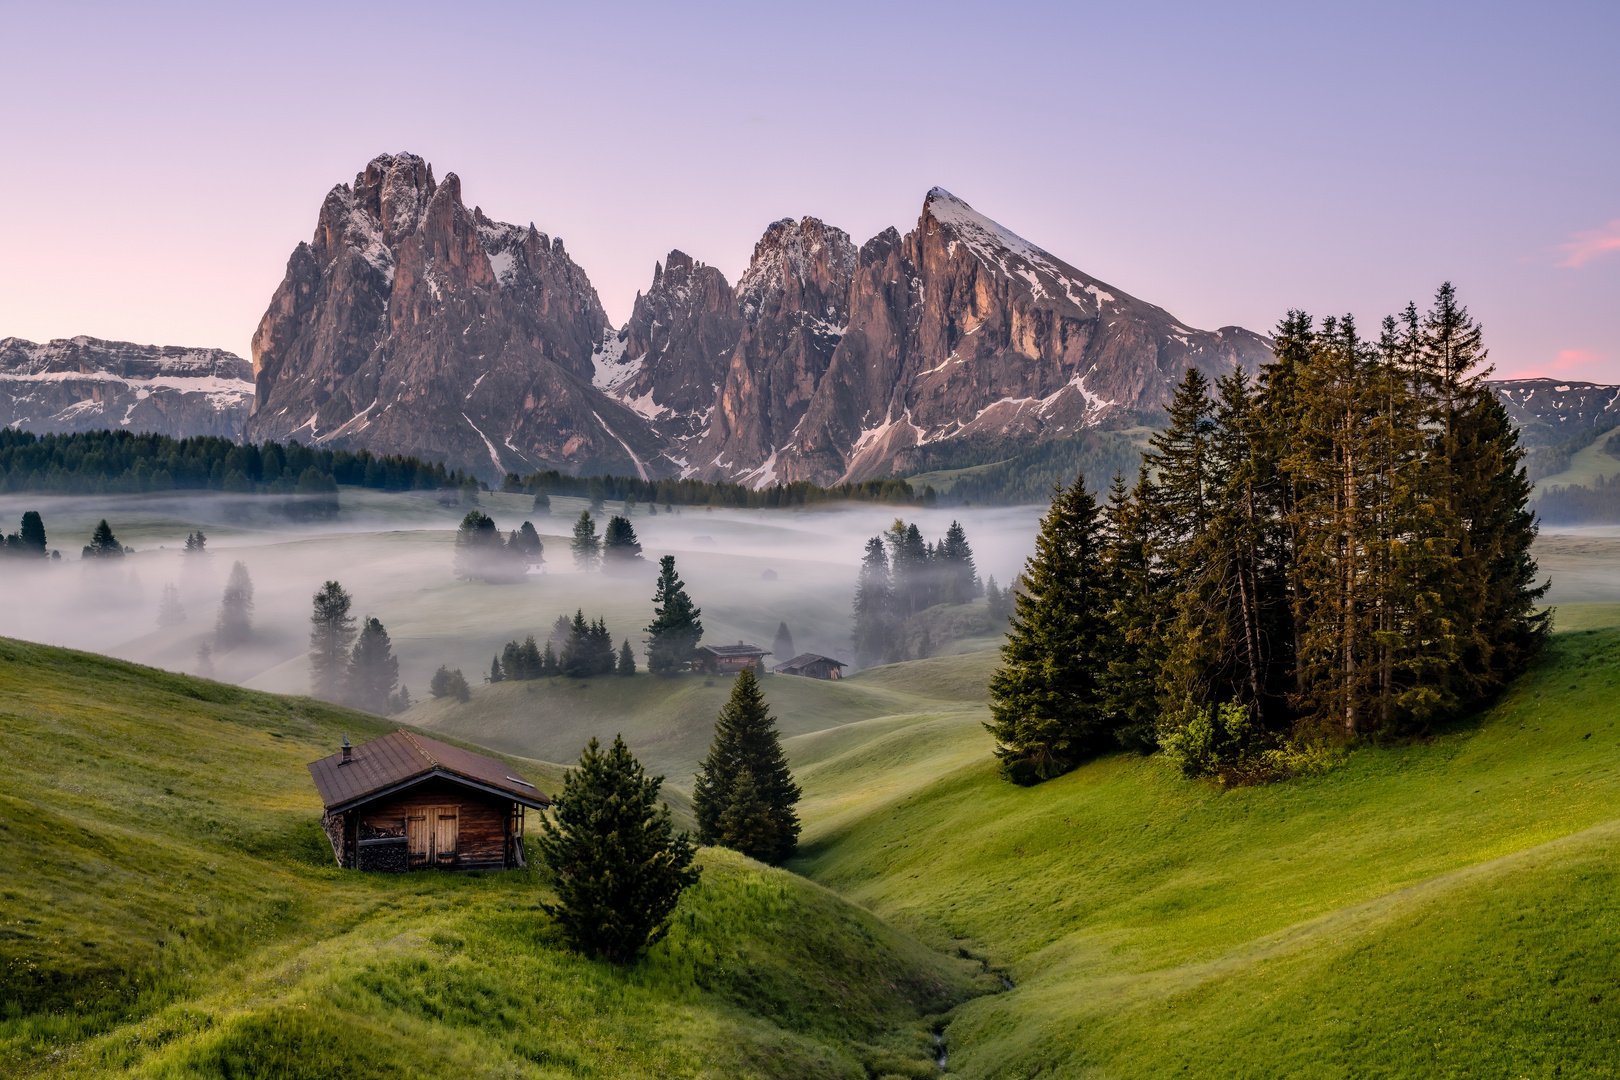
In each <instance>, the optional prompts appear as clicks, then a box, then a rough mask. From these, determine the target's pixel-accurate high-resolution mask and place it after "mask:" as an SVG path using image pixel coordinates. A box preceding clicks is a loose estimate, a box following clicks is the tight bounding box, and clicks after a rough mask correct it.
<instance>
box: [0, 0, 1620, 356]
mask: <svg viewBox="0 0 1620 1080" xmlns="http://www.w3.org/2000/svg"><path fill="white" fill-rule="evenodd" d="M233 7H234V5H233ZM585 8H586V5H582V4H573V5H566V6H564V5H541V4H525V5H518V4H512V5H500V4H486V5H483V6H481V7H474V6H472V5H447V4H442V3H436V4H431V5H415V4H402V3H391V4H375V3H373V4H366V5H354V6H346V5H337V4H320V5H309V6H304V5H294V4H281V5H274V6H272V5H258V6H257V7H256V8H254V9H253V10H252V11H246V10H245V9H244V10H234V11H233V10H229V9H228V7H227V5H208V6H197V7H191V8H188V7H181V6H158V5H146V6H144V7H143V9H142V10H141V11H139V12H136V11H133V10H131V9H130V7H129V6H128V5H119V6H107V7H105V8H95V7H91V6H88V5H69V4H50V5H46V4H18V3H12V2H8V0H0V40H4V41H6V42H7V43H8V48H7V50H6V60H5V63H4V65H0V88H3V91H4V102H5V104H4V106H3V110H0V147H3V148H4V151H5V154H4V159H3V160H4V163H5V168H4V171H3V176H0V236H3V237H4V241H3V244H4V246H3V250H4V253H5V256H6V257H5V258H4V260H3V262H0V337H4V336H8V335H17V336H20V337H26V338H32V339H34V340H43V339H46V338H52V337H67V336H72V335H75V334H92V335H95V336H99V337H107V338H118V339H130V340H135V341H140V342H151V343H159V344H181V345H211V346H219V347H223V348H228V349H232V350H234V351H236V352H239V353H241V354H242V355H244V356H246V355H247V354H248V342H249V338H250V337H251V335H252V333H253V330H254V328H255V326H256V325H257V324H258V320H259V317H260V316H261V315H262V314H263V311H264V307H265V305H266V303H267V302H268V301H269V298H270V294H271V292H272V291H273V290H274V288H275V286H276V284H277V283H278V282H279V281H280V279H281V276H282V273H283V270H284V268H285V265H286V260H287V256H288V254H289V253H290V252H291V250H292V248H293V246H294V245H295V244H296V243H297V242H298V241H299V240H304V239H308V238H309V236H310V234H311V233H312V231H313V229H314V225H315V218H316V214H317V212H318V210H319V208H320V204H321V200H322V198H323V196H324V195H325V193H326V191H327V190H328V189H329V188H330V187H331V186H332V185H333V184H335V183H338V182H345V181H352V179H353V177H354V174H355V173H356V172H358V171H359V170H360V169H362V168H363V167H364V166H365V163H366V162H367V161H368V160H369V159H370V158H371V157H373V156H374V155H375V154H377V153H380V152H384V151H399V150H411V151H414V152H416V153H419V154H422V155H423V156H425V157H426V158H427V159H428V160H429V161H431V162H432V163H433V166H434V171H435V174H436V175H437V176H439V177H441V178H442V177H443V176H444V174H445V173H447V172H456V173H458V174H459V175H460V176H461V179H462V185H463V186H462V191H463V195H464V197H465V198H466V200H467V201H468V203H469V204H474V203H476V204H479V205H482V207H483V208H484V210H485V212H486V213H488V214H490V215H491V216H492V217H495V218H497V219H500V220H506V221H515V222H520V223H525V224H526V223H527V222H529V221H531V220H532V221H534V222H535V223H536V225H538V226H539V227H540V228H541V229H542V230H544V231H547V232H550V233H552V234H554V235H560V236H562V237H563V238H564V240H565V242H566V244H567V247H568V250H569V251H570V253H571V254H572V255H573V257H574V258H575V260H576V261H578V262H579V263H580V264H581V265H582V266H584V268H585V269H586V271H587V273H589V275H590V277H591V280H592V282H593V283H594V284H595V285H596V287H597V290H598V292H599V293H600V294H601V297H602V301H603V303H604V304H605V305H606V307H607V310H608V314H609V316H610V317H611V318H612V319H613V320H614V321H615V322H619V321H622V320H623V319H624V318H625V316H626V315H627V314H628V313H629V309H630V304H631V301H632V299H633V297H634V296H635V293H636V290H637V289H641V288H645V287H646V285H647V283H648V282H649V281H650V279H651V275H652V266H653V261H654V260H655V259H660V258H662V257H663V256H664V255H665V253H666V252H667V251H668V250H669V249H670V248H672V247H680V248H681V249H683V250H685V251H687V252H689V253H690V254H691V255H693V256H694V257H696V258H698V259H701V260H703V261H705V262H709V263H713V264H714V265H716V266H719V267H720V268H721V269H722V270H724V271H725V273H726V274H727V276H728V277H729V278H731V279H732V280H733V281H735V279H736V276H737V274H738V273H739V272H740V270H741V269H742V268H743V267H744V266H745V265H746V263H747V260H748V256H749V254H750V253H751V251H752V249H753V244H754V242H755V241H756V240H757V239H758V238H759V235H760V233H761V232H762V231H763V229H764V227H765V225H766V224H767V223H769V222H770V221H772V220H774V219H776V218H780V217H784V216H793V217H798V216H801V215H804V214H814V215H816V216H818V217H821V218H823V219H825V220H826V221H828V222H830V223H832V224H834V225H837V226H839V227H841V228H843V229H846V230H848V231H849V233H850V234H851V235H852V236H853V237H854V238H855V240H856V241H857V242H860V241H863V240H865V239H867V238H868V237H870V236H871V235H872V234H873V233H876V232H877V231H879V230H880V229H882V228H883V227H885V226H887V225H895V226H898V227H899V228H900V229H901V230H902V231H905V230H907V229H909V228H910V227H911V226H912V225H914V224H915V222H916V218H917V214H918V211H919V209H920V208H921V204H922V198H923V195H924V193H925V192H926V191H927V190H928V188H929V187H931V186H933V185H935V184H938V185H941V186H943V187H946V188H949V189H950V190H951V191H952V192H954V193H955V194H957V195H958V196H960V197H962V198H964V199H966V200H967V201H968V202H970V203H972V204H973V205H974V207H976V208H977V209H978V210H980V211H981V212H983V213H985V214H988V215H989V216H991V217H993V218H996V219H997V220H999V221H1001V222H1002V223H1003V224H1005V225H1007V226H1008V227H1009V228H1012V229H1013V230H1015V231H1017V232H1019V233H1020V234H1022V235H1023V236H1025V237H1027V238H1028V239H1030V240H1031V241H1033V242H1035V243H1037V244H1039V245H1040V246H1042V247H1044V248H1047V249H1048V250H1050V251H1051V252H1053V253H1054V254H1056V255H1057V256H1059V257H1060V258H1062V259H1064V260H1066V261H1068V262H1070V263H1072V264H1074V265H1075V266H1077V267H1079V268H1080V269H1082V270H1085V271H1086V272H1088V273H1090V274H1093V275H1096V276H1097V277H1100V278H1102V279H1104V280H1105V281H1107V282H1109V283H1111V284H1114V285H1116V286H1118V287H1119V288H1122V289H1124V290H1126V291H1128V292H1131V293H1134V294H1135V295H1137V296H1139V297H1142V298H1143V299H1146V300H1149V301H1151V302H1154V303H1157V304H1161V305H1163V306H1164V307H1166V308H1168V309H1170V310H1171V311H1172V312H1174V313H1175V314H1176V315H1177V316H1178V317H1180V318H1181V319H1183V320H1185V321H1187V322H1190V323H1192V324H1193V325H1197V326H1201V327H1215V326H1219V325H1224V324H1228V323H1238V324H1241V325H1245V326H1248V327H1250V328H1252V329H1256V330H1269V329H1270V328H1271V327H1272V326H1273V325H1274V324H1275V323H1276V321H1277V319H1278V318H1279V317H1280V316H1281V315H1282V313H1283V312H1284V311H1285V310H1286V309H1287V308H1290V307H1303V308H1305V309H1307V310H1309V311H1312V312H1313V313H1317V314H1319V315H1320V314H1327V313H1334V312H1344V311H1350V312H1353V313H1355V314H1356V315H1357V316H1358V317H1360V318H1362V319H1363V320H1365V321H1366V323H1367V325H1368V328H1369V329H1371V328H1372V324H1373V323H1374V322H1375V320H1376V319H1377V318H1379V317H1381V316H1382V315H1383V314H1385V313H1386V312H1389V311H1392V310H1395V309H1396V308H1398V307H1400V306H1402V305H1403V304H1404V303H1405V302H1406V301H1407V300H1408V299H1415V300H1417V301H1418V302H1419V304H1420V306H1421V305H1424V304H1426V302H1427V300H1428V299H1429V297H1430V296H1431V295H1432V293H1433V290H1434V288H1435V286H1436V285H1438V284H1439V283H1440V281H1441V280H1443V279H1447V278H1449V279H1451V280H1453V281H1455V282H1456V283H1457V285H1458V287H1459V289H1460V290H1461V292H1462V297H1463V299H1464V301H1465V302H1466V303H1467V304H1468V305H1469V306H1470V307H1471V308H1472V310H1473V311H1474V313H1475V314H1476V315H1477V316H1478V317H1479V318H1480V319H1481V320H1482V321H1483V322H1484V323H1485V328H1486V334H1487V341H1488V343H1489V344H1490V346H1491V348H1492V356H1493V359H1494V361H1495V362H1496V364H1497V366H1498V370H1499V373H1500V374H1503V375H1519V374H1546V375H1553V376H1556V377H1561V378H1578V379H1595V380H1600V381H1620V329H1617V325H1616V324H1617V319H1616V313H1617V309H1620V304H1617V300H1620V74H1617V73H1620V64H1617V63H1616V58H1615V55H1614V53H1615V47H1616V46H1615V43H1616V41H1620V4H1616V3H1614V0H1605V2H1602V3H1557V2H1543V3H1539V4H1518V5H1512V6H1509V5H1505V4H1493V3H1474V4H1446V5H1440V4H1412V3H1405V4H1374V3H1358V4H1343V5H1326V4H1307V3H1298V2H1296V3H1289V4H1229V5H1211V4H1206V3H1191V2H1187V3H1165V4H1150V3H1129V4H1128V3H1119V2H1117V0H1116V2H1115V3H1110V4H1106V5H1102V4H1098V5H1085V4H1061V5H1060V4H1012V3H1002V4H994V5H992V4H976V5H953V4H941V3H936V4H929V5H912V4H887V3H881V2H872V0H867V2H864V3H858V4H848V5H844V4H824V5H814V4H796V5H780V6H777V5H766V4H757V3H756V4H747V5H721V4H713V5H688V6H686V7H684V8H682V9H680V10H678V11H677V10H674V9H673V8H672V7H671V6H669V5H665V4H647V5H641V4H621V5H608V4H595V5H590V10H589V12H586V11H585V10H584V9H585Z"/></svg>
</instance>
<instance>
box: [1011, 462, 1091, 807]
mask: <svg viewBox="0 0 1620 1080" xmlns="http://www.w3.org/2000/svg"><path fill="white" fill-rule="evenodd" d="M1102 545H1103V534H1102V524H1101V521H1100V520H1099V514H1098V510H1097V503H1096V501H1095V500H1094V499H1093V498H1092V497H1091V495H1090V494H1089V493H1088V492H1087V491H1086V486H1085V477H1083V476H1076V477H1075V480H1074V483H1073V484H1072V485H1071V486H1070V487H1069V488H1068V489H1067V490H1065V489H1063V488H1059V489H1057V491H1056V492H1055V497H1054V498H1053V500H1052V506H1051V509H1050V510H1048V511H1047V514H1046V516H1045V517H1044V518H1042V519H1041V528H1040V533H1039V534H1038V535H1037V537H1036V539H1035V554H1034V556H1032V557H1031V558H1030V560H1029V562H1028V563H1027V564H1026V569H1025V571H1024V575H1023V577H1024V583H1023V588H1022V590H1021V591H1020V592H1019V594H1018V596H1017V599H1016V609H1017V612H1016V614H1015V615H1014V617H1013V620H1012V629H1011V632H1010V633H1009V634H1008V638H1007V643H1006V644H1005V645H1003V646H1002V647H1001V655H1002V664H1001V667H1000V668H999V669H998V670H997V671H996V673H995V675H994V676H993V677H992V678H991V680H990V695H991V704H990V715H991V718H992V722H991V723H990V724H987V725H985V726H986V727H987V728H988V729H989V730H990V732H991V734H993V735H994V736H995V737H996V743H997V746H996V757H997V758H999V759H1000V760H1001V765H1002V770H1003V773H1004V774H1005V775H1006V776H1007V777H1008V778H1009V779H1011V780H1013V781H1014V782H1015V783H1020V784H1033V783H1038V782H1039V781H1041V780H1047V779H1050V778H1052V777H1054V776H1058V775H1060V774H1062V773H1065V772H1067V771H1068V770H1070V769H1072V768H1074V766H1075V765H1076V764H1078V763H1079V762H1080V760H1081V759H1083V758H1084V757H1087V756H1089V755H1091V754H1094V753H1096V752H1098V751H1099V750H1102V749H1105V748H1107V747H1108V746H1110V745H1112V743H1113V731H1112V728H1111V726H1110V724H1109V717H1108V711H1107V708H1106V702H1105V698H1104V685H1103V679H1104V673H1105V672H1106V671H1107V665H1108V661H1109V659H1110V658H1112V657H1113V656H1114V655H1115V652H1116V649H1115V640H1114V634H1113V628H1112V627H1111V626H1110V624H1109V622H1108V612H1109V609H1110V607H1111V606H1112V605H1111V598H1110V597H1109V596H1108V593H1107V588H1106V585H1107V579H1106V576H1105V573H1104V570H1103V563H1102V557H1101V556H1102Z"/></svg>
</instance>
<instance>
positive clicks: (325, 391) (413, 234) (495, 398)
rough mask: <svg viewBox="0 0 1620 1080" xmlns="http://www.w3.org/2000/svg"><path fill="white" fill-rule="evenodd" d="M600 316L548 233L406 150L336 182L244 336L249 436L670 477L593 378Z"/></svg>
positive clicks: (510, 468) (668, 466)
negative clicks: (477, 202) (488, 208)
mask: <svg viewBox="0 0 1620 1080" xmlns="http://www.w3.org/2000/svg"><path fill="white" fill-rule="evenodd" d="M607 329H608V326H607V317H606V315H605V314H604V313H603V310H602V305H601V303H600V302H599V301H598V299H597V296H596V290H595V289H593V288H592V287H591V283H590V281H589V279H588V278H587V277H586V276H585V272H584V271H583V270H581V269H580V268H579V266H578V265H576V264H575V263H574V261H573V260H572V259H570V258H569V257H568V254H567V253H566V252H565V251H564V249H563V243H562V240H561V239H560V238H555V239H554V238H552V237H548V236H546V235H545V234H544V233H541V232H540V231H539V230H537V229H536V228H535V227H534V225H533V224H530V225H529V226H528V227H527V228H524V227H522V226H518V225H509V224H505V223H502V222H498V221H492V220H490V219H489V218H488V217H486V216H485V215H484V213H483V211H482V210H481V209H480V208H478V207H473V208H472V209H468V208H467V207H466V206H465V205H464V204H463V202H462V199H461V182H460V180H459V179H458V178H457V177H456V175H455V174H454V173H448V174H446V175H445V177H444V180H443V182H435V180H434V177H433V170H432V168H431V167H430V166H429V165H428V164H427V163H426V162H425V161H423V160H422V159H421V158H419V157H417V156H415V155H414V154H397V155H388V154H384V155H381V156H379V157H377V158H375V159H373V160H372V161H371V163H370V164H368V165H367V166H366V169H365V171H364V172H362V173H360V174H359V175H358V176H356V177H355V180H354V184H353V185H352V186H351V185H348V184H339V185H338V186H336V187H334V188H333V189H332V190H331V192H330V193H329V194H328V195H327V197H326V202H325V204H324V205H323V206H322V207H321V213H320V219H319V221H318V222H317V224H316V227H315V234H314V236H313V237H312V238H311V239H310V241H309V242H308V243H300V244H299V245H298V247H297V248H296V249H294V251H293V254H292V257H291V258H290V259H289V260H288V263H287V274H286V277H285V278H284V279H283V281H282V283H281V285H280V287H279V288H278V289H277V290H276V293H275V295H274V297H272V298H271V301H270V307H269V310H267V311H266V312H265V314H264V318H263V320H262V321H261V322H260V323H259V328H258V331H257V332H256V333H255V334H254V335H253V376H254V379H255V382H256V387H257V394H256V400H255V404H254V408H253V415H252V416H251V417H250V418H249V419H248V421H247V426H246V436H247V437H248V438H249V439H252V440H255V441H257V440H261V439H277V440H285V439H288V438H296V439H299V440H301V441H303V442H305V443H312V444H318V445H324V446H352V447H360V446H365V447H369V448H370V449H372V450H373V451H378V452H384V453H402V454H415V455H418V456H420V457H422V458H424V459H429V460H441V459H442V460H444V461H445V462H446V463H447V464H449V465H452V466H460V467H463V468H468V469H471V470H473V471H475V472H477V473H478V474H480V475H483V476H485V477H488V478H498V477H499V476H500V475H501V474H503V473H505V472H518V473H524V472H530V471H533V470H536V469H543V468H563V469H567V470H569V471H583V472H603V471H612V472H619V473H627V472H628V473H636V472H639V473H642V474H648V475H651V471H656V472H660V473H668V472H671V471H673V470H674V466H673V464H672V463H670V462H669V461H668V460H666V459H664V458H663V457H662V455H661V449H662V440H660V439H659V438H658V437H657V436H656V435H654V433H653V432H652V430H651V429H650V428H649V427H648V426H647V424H646V422H645V420H644V419H643V418H642V417H641V416H639V415H638V414H637V413H636V412H635V411H633V410H632V409H631V408H630V407H629V406H627V405H625V404H623V403H621V402H620V401H619V400H616V399H614V398H611V397H609V396H608V395H606V394H605V393H603V392H602V391H601V390H600V389H598V388H597V387H595V386H594V385H592V377H593V375H594V374H595V362H594V360H593V353H595V352H596V351H597V349H598V347H599V346H600V344H601V343H602V342H603V340H604V335H605V332H606V330H607Z"/></svg>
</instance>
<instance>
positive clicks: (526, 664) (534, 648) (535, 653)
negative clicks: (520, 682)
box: [522, 634, 545, 679]
mask: <svg viewBox="0 0 1620 1080" xmlns="http://www.w3.org/2000/svg"><path fill="white" fill-rule="evenodd" d="M522 664H523V676H522V677H523V678H525V679H538V678H539V677H540V676H541V675H544V674H545V659H544V658H543V657H542V656H541V655H540V646H539V645H536V644H535V641H534V635H533V634H529V635H528V636H526V637H525V638H524V639H523V659H522Z"/></svg>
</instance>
